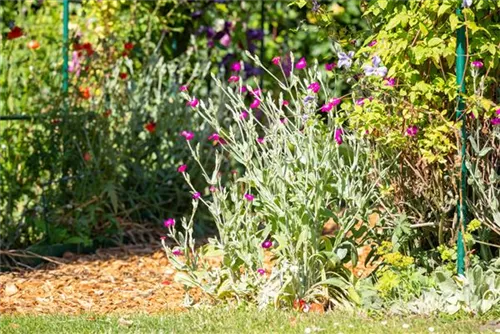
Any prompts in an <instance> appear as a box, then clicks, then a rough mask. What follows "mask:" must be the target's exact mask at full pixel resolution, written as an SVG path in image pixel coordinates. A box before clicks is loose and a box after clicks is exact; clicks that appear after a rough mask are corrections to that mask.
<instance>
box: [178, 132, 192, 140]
mask: <svg viewBox="0 0 500 334" xmlns="http://www.w3.org/2000/svg"><path fill="white" fill-rule="evenodd" d="M181 136H183V137H184V138H186V140H188V141H189V140H192V139H193V138H194V133H192V132H190V131H185V130H184V131H182V132H181Z"/></svg>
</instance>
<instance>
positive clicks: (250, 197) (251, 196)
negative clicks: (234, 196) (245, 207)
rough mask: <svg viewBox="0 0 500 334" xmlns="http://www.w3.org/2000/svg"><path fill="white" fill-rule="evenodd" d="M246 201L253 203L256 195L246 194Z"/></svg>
mask: <svg viewBox="0 0 500 334" xmlns="http://www.w3.org/2000/svg"><path fill="white" fill-rule="evenodd" d="M245 199H246V200H247V201H249V202H251V201H253V200H254V199H255V196H254V195H252V194H248V193H246V194H245Z"/></svg>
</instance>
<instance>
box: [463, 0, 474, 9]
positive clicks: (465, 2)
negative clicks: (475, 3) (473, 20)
mask: <svg viewBox="0 0 500 334" xmlns="http://www.w3.org/2000/svg"><path fill="white" fill-rule="evenodd" d="M470 6H472V0H463V1H462V7H463V8H469V7H470Z"/></svg>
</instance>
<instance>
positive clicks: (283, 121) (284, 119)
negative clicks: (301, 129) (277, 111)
mask: <svg viewBox="0 0 500 334" xmlns="http://www.w3.org/2000/svg"><path fill="white" fill-rule="evenodd" d="M287 121H288V120H287V119H286V118H280V123H281V124H286V122H287Z"/></svg>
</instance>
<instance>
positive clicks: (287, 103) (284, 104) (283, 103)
mask: <svg viewBox="0 0 500 334" xmlns="http://www.w3.org/2000/svg"><path fill="white" fill-rule="evenodd" d="M281 104H282V105H283V106H285V107H286V106H287V105H289V104H290V102H288V101H287V100H283V102H281Z"/></svg>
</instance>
